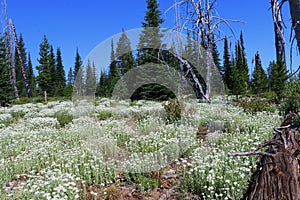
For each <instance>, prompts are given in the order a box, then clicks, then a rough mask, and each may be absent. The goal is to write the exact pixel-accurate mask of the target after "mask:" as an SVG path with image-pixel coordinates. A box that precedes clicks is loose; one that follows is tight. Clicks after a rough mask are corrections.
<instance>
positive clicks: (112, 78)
mask: <svg viewBox="0 0 300 200" xmlns="http://www.w3.org/2000/svg"><path fill="white" fill-rule="evenodd" d="M110 60H111V62H110V65H109V73H108V80H109V83H108V96H111V95H112V93H113V90H114V87H115V84H116V83H117V81H118V80H119V79H120V72H119V69H118V66H117V62H116V60H115V51H114V42H113V40H111V55H110Z"/></svg>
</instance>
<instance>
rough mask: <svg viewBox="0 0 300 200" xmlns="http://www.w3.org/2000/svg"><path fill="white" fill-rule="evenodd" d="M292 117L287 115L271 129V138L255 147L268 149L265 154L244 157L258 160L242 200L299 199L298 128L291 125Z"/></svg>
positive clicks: (293, 115)
mask: <svg viewBox="0 0 300 200" xmlns="http://www.w3.org/2000/svg"><path fill="white" fill-rule="evenodd" d="M295 116H296V114H295V113H290V114H289V115H287V117H286V118H285V120H284V122H283V123H282V125H281V127H279V128H277V129H274V136H273V138H272V139H271V140H269V141H265V142H263V143H261V144H260V145H259V146H258V148H259V149H260V148H263V147H267V150H266V152H252V153H251V152H249V153H243V155H246V154H248V155H253V154H258V155H260V156H261V158H260V160H259V162H258V164H257V169H256V171H255V172H254V173H253V175H252V177H251V180H250V182H249V186H248V189H247V191H246V193H245V195H244V198H243V199H246V200H299V199H300V185H299V180H300V179H299V178H300V176H299V175H300V173H299V163H300V162H299V160H298V159H300V155H299V153H300V145H299V138H298V134H299V125H298V123H297V124H296V123H295V122H293V118H294V117H295ZM236 155H241V154H236Z"/></svg>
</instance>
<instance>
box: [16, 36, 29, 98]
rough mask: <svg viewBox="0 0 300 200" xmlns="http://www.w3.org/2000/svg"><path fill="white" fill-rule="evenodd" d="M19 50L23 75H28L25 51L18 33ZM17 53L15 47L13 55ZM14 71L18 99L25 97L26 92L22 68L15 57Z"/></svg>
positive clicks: (21, 37)
mask: <svg viewBox="0 0 300 200" xmlns="http://www.w3.org/2000/svg"><path fill="white" fill-rule="evenodd" d="M18 44H19V49H20V53H21V58H22V62H23V65H24V69H25V73H26V74H27V73H28V66H27V55H26V49H25V44H24V40H23V36H22V34H21V33H20V37H19V42H18ZM16 52H17V47H15V54H17V53H16ZM14 63H15V69H16V86H17V89H18V94H19V97H26V96H27V90H26V87H25V82H24V78H23V74H22V66H21V63H20V60H19V57H18V56H15V61H14Z"/></svg>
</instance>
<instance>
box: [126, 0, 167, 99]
mask: <svg viewBox="0 0 300 200" xmlns="http://www.w3.org/2000/svg"><path fill="white" fill-rule="evenodd" d="M146 3H147V11H146V14H145V18H144V22H142V27H143V30H142V32H141V34H140V36H139V43H138V50H137V51H138V52H137V58H136V62H137V65H143V64H148V69H147V70H146V69H145V70H144V72H143V74H141V75H140V77H138V79H137V81H136V83H137V85H140V87H139V88H138V89H137V90H136V91H135V92H134V94H132V97H131V99H132V100H137V99H148V100H166V99H168V98H169V97H168V96H169V94H170V91H169V90H168V89H167V88H166V87H164V86H161V85H159V84H156V83H155V82H156V80H155V77H153V76H152V75H150V74H151V73H156V72H153V70H151V68H152V69H154V68H153V66H154V65H152V64H151V63H157V64H161V63H162V62H161V60H165V59H164V58H163V56H164V55H163V52H162V51H161V49H162V48H165V46H166V45H165V44H163V43H162V41H161V39H162V36H163V34H162V33H161V30H160V25H161V24H162V23H163V21H164V20H163V19H162V18H161V11H160V10H159V9H158V7H159V5H158V2H157V0H146ZM145 79H147V82H153V83H151V84H144V85H141V84H142V83H145Z"/></svg>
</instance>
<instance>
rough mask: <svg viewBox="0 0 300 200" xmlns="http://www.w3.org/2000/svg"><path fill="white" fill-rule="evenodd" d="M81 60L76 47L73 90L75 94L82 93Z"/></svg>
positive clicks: (80, 94)
mask: <svg viewBox="0 0 300 200" xmlns="http://www.w3.org/2000/svg"><path fill="white" fill-rule="evenodd" d="M83 74H84V72H83V68H82V60H81V57H80V54H79V52H78V49H76V56H75V65H74V78H73V80H74V90H75V93H76V95H77V96H82V95H83V87H84V82H83V81H84V79H83Z"/></svg>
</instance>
